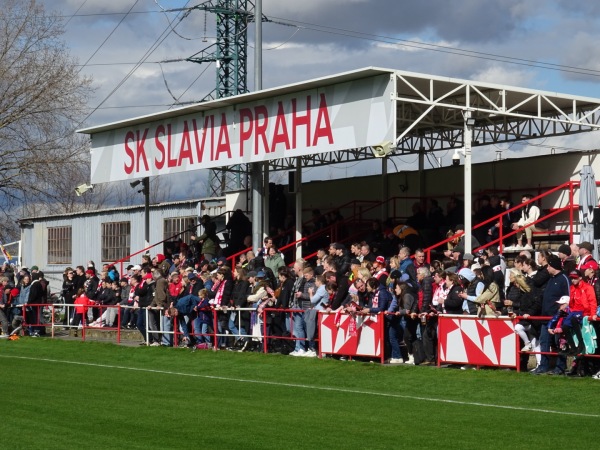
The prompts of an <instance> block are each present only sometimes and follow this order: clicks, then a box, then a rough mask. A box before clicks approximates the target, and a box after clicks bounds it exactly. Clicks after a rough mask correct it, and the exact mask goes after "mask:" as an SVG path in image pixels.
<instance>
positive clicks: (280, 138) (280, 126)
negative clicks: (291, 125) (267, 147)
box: [271, 102, 290, 152]
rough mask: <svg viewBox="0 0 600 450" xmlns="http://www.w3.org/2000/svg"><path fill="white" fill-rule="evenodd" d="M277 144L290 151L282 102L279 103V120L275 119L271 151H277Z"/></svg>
mask: <svg viewBox="0 0 600 450" xmlns="http://www.w3.org/2000/svg"><path fill="white" fill-rule="evenodd" d="M277 144H284V145H285V149H286V150H289V149H290V138H289V136H288V130H287V125H286V123H285V112H284V110H283V103H282V102H279V106H278V108H277V118H276V119H275V132H274V134H273V141H272V142H271V151H273V152H274V151H275V149H276V148H277Z"/></svg>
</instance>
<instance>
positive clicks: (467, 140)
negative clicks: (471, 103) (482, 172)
mask: <svg viewBox="0 0 600 450" xmlns="http://www.w3.org/2000/svg"><path fill="white" fill-rule="evenodd" d="M470 119H471V111H465V112H464V121H465V123H464V127H465V129H464V145H465V180H464V182H465V195H464V197H465V204H464V206H465V253H471V250H473V247H472V239H471V236H472V234H473V230H472V226H473V224H472V217H473V214H472V208H473V199H472V197H473V195H472V192H471V189H472V187H471V142H472V141H473V125H472V124H471V120H470Z"/></svg>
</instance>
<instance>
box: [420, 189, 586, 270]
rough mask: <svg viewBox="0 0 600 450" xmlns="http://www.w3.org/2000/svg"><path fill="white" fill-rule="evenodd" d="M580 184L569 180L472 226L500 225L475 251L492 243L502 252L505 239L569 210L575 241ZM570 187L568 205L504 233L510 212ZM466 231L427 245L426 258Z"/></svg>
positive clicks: (473, 228)
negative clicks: (577, 188) (504, 225)
mask: <svg viewBox="0 0 600 450" xmlns="http://www.w3.org/2000/svg"><path fill="white" fill-rule="evenodd" d="M576 186H579V182H577V181H567V182H566V183H563V184H561V185H559V186H556V187H554V188H552V189H550V190H548V191H546V192H544V193H543V194H540V195H537V196H535V197H533V198H532V199H531V200H529V201H527V202H523V203H519V204H518V205H516V206H514V207H512V208H510V209H507V210H506V211H503V212H502V213H500V214H498V215H496V216H494V217H491V218H489V219H487V220H484V221H483V222H479V223H478V224H476V225H475V226H473V227H472V230H476V229H478V228H481V227H484V226H486V225H488V226H489V227H491V226H492V225H495V224H496V223H499V227H498V231H499V236H498V238H496V239H494V240H492V241H490V242H487V243H485V244H484V245H481V246H479V247H477V248H473V249H472V250H473V251H478V250H482V249H485V248H487V247H490V246H492V245H498V246H499V247H500V252H502V249H503V247H504V244H503V242H504V239H505V238H508V237H511V236H514V235H516V234H517V233H520V232H522V231H523V230H525V228H528V227H530V226H534V225H536V224H539V223H541V222H544V221H546V220H548V219H549V218H552V217H554V216H556V215H558V214H560V213H562V212H564V211H568V212H569V241H570V242H573V220H574V217H573V216H574V211H575V210H577V209H578V208H579V205H578V204H576V203H575V202H574V191H575V187H576ZM566 189H568V194H569V204H568V205H567V206H563V207H560V208H555V209H553V210H552V211H551V212H549V213H548V214H546V215H541V214H540V217H539V218H538V220H536V221H535V222H532V223H531V224H529V225H527V226H524V227H519V228H517V229H514V230H513V231H511V232H510V233H507V234H504V233H503V226H502V225H503V220H506V216H507V215H508V214H510V213H513V212H516V211H519V210H520V209H522V208H523V207H525V206H527V205H529V204H531V203H535V202H539V201H541V199H542V198H544V197H547V196H549V195H551V194H554V193H555V192H558V191H561V190H566ZM464 234H465V233H464V232H461V233H456V234H454V235H452V236H450V237H448V238H446V239H444V240H443V241H440V242H438V243H437V244H434V245H432V246H430V247H427V248H425V249H424V252H425V255H426V259H427V261H428V262H431V253H432V252H433V251H435V250H436V249H438V248H439V247H440V246H443V245H444V244H447V243H448V242H450V241H453V240H455V239H456V238H460V237H461V236H463V235H464Z"/></svg>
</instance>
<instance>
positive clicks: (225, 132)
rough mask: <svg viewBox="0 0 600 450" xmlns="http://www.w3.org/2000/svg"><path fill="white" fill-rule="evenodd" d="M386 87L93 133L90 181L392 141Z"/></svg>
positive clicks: (355, 84)
mask: <svg viewBox="0 0 600 450" xmlns="http://www.w3.org/2000/svg"><path fill="white" fill-rule="evenodd" d="M393 90H394V83H393V81H392V80H391V79H390V76H389V75H387V74H386V75H379V76H375V77H371V78H365V79H361V80H356V81H351V82H346V83H339V84H334V85H331V86H326V87H320V88H315V89H312V90H304V91H299V92H295V93H292V94H286V95H282V96H275V97H272V98H266V99H263V100H259V101H253V102H247V103H240V104H236V105H232V106H228V107H223V108H216V109H214V110H207V111H202V112H195V113H190V114H183V115H181V116H179V117H172V118H168V119H164V120H160V121H155V122H149V123H145V124H139V125H132V126H128V127H123V128H119V129H115V130H110V131H104V132H98V133H94V134H93V136H92V176H91V182H92V183H93V184H97V183H106V182H110V181H119V180H127V179H131V178H140V177H145V176H154V175H162V174H168V173H176V172H183V171H188V170H197V169H209V168H215V167H223V166H231V165H236V164H242V163H252V162H261V161H268V160H273V159H279V158H290V157H297V156H304V155H311V154H317V153H323V152H331V151H336V150H343V149H350V148H359V147H366V146H371V145H376V144H379V143H381V142H383V141H391V142H393V141H394V137H395V108H394V102H393V100H392V94H393V92H394V91H393Z"/></svg>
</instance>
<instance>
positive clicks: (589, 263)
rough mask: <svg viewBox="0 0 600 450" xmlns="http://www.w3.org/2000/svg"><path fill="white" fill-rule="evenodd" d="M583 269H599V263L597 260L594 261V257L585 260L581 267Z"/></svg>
mask: <svg viewBox="0 0 600 450" xmlns="http://www.w3.org/2000/svg"><path fill="white" fill-rule="evenodd" d="M580 269H581V270H587V269H594V270H598V263H597V262H596V261H594V260H593V259H590V260H588V261H586V262H584V263H583V264H582V265H581V267H580Z"/></svg>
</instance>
